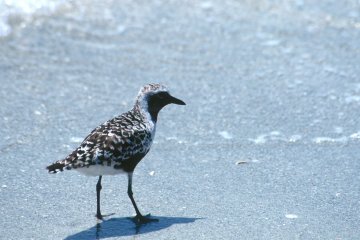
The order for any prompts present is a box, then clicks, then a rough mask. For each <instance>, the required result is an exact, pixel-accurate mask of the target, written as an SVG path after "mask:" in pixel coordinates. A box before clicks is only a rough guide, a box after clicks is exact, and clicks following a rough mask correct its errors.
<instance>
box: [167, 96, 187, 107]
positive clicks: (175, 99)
mask: <svg viewBox="0 0 360 240" xmlns="http://www.w3.org/2000/svg"><path fill="white" fill-rule="evenodd" d="M169 102H170V103H174V104H178V105H186V104H185V103H184V102H183V101H181V100H180V99H178V98H176V97H173V96H171V95H170V96H169Z"/></svg>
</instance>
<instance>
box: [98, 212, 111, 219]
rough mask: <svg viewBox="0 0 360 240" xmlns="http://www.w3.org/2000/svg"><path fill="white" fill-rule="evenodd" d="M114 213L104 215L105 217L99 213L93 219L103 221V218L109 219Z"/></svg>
mask: <svg viewBox="0 0 360 240" xmlns="http://www.w3.org/2000/svg"><path fill="white" fill-rule="evenodd" d="M114 214H115V213H110V214H106V215H102V214H101V213H100V214H96V215H95V217H96V218H97V219H98V220H104V217H109V216H112V215H114Z"/></svg>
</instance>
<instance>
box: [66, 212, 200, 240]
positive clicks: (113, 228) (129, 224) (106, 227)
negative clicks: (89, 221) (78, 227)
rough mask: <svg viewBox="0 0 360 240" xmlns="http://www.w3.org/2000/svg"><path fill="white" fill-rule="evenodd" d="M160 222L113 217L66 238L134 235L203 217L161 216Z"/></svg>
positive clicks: (76, 239) (73, 239) (72, 239)
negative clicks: (141, 222)
mask: <svg viewBox="0 0 360 240" xmlns="http://www.w3.org/2000/svg"><path fill="white" fill-rule="evenodd" d="M154 218H157V219H159V222H151V223H148V224H143V225H137V224H135V223H134V222H133V221H132V219H130V218H125V217H124V218H111V219H108V220H105V221H102V222H100V223H97V224H96V225H95V226H93V227H91V228H89V229H86V230H83V231H81V232H78V233H75V234H73V235H70V236H68V237H67V238H65V240H80V239H104V238H110V237H123V236H133V235H137V234H144V233H149V232H155V231H159V230H162V229H165V228H168V227H170V226H171V225H174V224H187V223H193V222H195V221H196V220H198V219H201V218H183V217H159V216H155V217H154Z"/></svg>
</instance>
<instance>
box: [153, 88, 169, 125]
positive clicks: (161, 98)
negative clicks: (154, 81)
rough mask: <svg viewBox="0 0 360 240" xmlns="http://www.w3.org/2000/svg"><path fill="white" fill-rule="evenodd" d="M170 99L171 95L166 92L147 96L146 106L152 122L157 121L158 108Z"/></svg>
mask: <svg viewBox="0 0 360 240" xmlns="http://www.w3.org/2000/svg"><path fill="white" fill-rule="evenodd" d="M170 99H171V96H170V94H169V93H168V92H159V93H156V94H154V95H152V96H150V97H149V100H148V108H149V113H150V115H151V118H152V120H153V121H154V122H156V121H157V116H158V114H159V112H160V110H161V109H162V108H163V107H165V106H166V105H167V104H169V103H170V101H169V100H170Z"/></svg>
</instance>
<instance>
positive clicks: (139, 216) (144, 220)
mask: <svg viewBox="0 0 360 240" xmlns="http://www.w3.org/2000/svg"><path fill="white" fill-rule="evenodd" d="M132 175H133V173H132V172H130V173H128V195H129V198H130V200H131V203H132V205H133V206H134V208H135V212H136V216H135V218H134V222H135V223H136V224H144V223H149V222H158V221H159V220H158V219H153V218H147V217H144V216H143V215H142V214H141V213H140V211H139V209H138V207H137V206H136V203H135V200H134V197H133V192H132Z"/></svg>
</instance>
